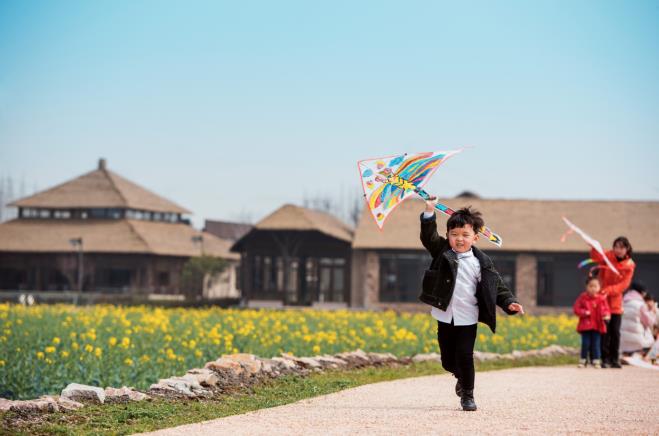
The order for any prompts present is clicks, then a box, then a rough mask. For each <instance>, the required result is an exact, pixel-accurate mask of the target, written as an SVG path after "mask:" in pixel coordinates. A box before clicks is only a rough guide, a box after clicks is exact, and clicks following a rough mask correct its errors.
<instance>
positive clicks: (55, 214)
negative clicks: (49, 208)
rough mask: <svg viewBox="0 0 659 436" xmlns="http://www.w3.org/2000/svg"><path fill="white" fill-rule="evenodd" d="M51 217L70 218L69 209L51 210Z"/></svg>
mask: <svg viewBox="0 0 659 436" xmlns="http://www.w3.org/2000/svg"><path fill="white" fill-rule="evenodd" d="M53 218H56V219H69V218H71V211H69V210H55V211H53Z"/></svg>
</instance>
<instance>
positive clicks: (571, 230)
mask: <svg viewBox="0 0 659 436" xmlns="http://www.w3.org/2000/svg"><path fill="white" fill-rule="evenodd" d="M563 221H565V224H567V226H568V228H569V230H568V231H567V232H565V234H564V235H563V236H562V237H561V242H565V239H566V238H567V235H569V234H571V233H575V232H576V233H577V234H578V235H579V236H581V239H583V240H584V241H585V242H586V244H588V245H590V246H591V247H593V248H594V249H595V251H597V252H598V253H599V254H600V256H602V258H603V259H604V262H606V266H607V267H608V268H609V269H610V270H611V271H613V272H615V273H616V274H618V275H620V273H619V272H618V270H617V269H616V267H615V266H613V264H612V263H611V261H610V260H609V258H608V257H607V256H606V253H605V252H604V249H603V248H602V244H600V243H599V241H597V240H595V239H593V238H591V237H590V236H589V235H588V234H587V233H586V232H584V231H583V230H581V229H580V228H579V227H577V226H575V225H574V224H572V223H571V222H570V220H568V219H567V218H565V217H563ZM586 260H588V261H590V260H592V259H586ZM584 262H585V261H584ZM584 262H581V263H580V264H579V267H580V268H581V266H582V264H584V265H586V264H585V263H584Z"/></svg>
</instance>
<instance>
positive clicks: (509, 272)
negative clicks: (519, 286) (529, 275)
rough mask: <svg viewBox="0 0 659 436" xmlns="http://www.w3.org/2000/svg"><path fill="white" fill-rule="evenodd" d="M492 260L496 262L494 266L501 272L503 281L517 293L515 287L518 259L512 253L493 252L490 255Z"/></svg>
mask: <svg viewBox="0 0 659 436" xmlns="http://www.w3.org/2000/svg"><path fill="white" fill-rule="evenodd" d="M490 257H491V259H492V262H494V267H495V268H496V270H497V271H498V272H499V275H500V276H501V279H502V280H503V283H504V284H505V285H506V287H507V288H508V289H510V291H511V292H512V293H513V294H516V293H517V290H516V288H515V283H516V282H515V272H516V270H517V268H516V259H515V257H512V256H510V255H508V256H506V255H499V254H497V253H493V254H491V255H490Z"/></svg>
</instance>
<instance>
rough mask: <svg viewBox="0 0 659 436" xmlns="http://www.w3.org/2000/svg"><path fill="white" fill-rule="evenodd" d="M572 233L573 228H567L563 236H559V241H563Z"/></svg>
mask: <svg viewBox="0 0 659 436" xmlns="http://www.w3.org/2000/svg"><path fill="white" fill-rule="evenodd" d="M572 233H574V230H572V229H567V231H566V232H565V233H563V236H561V242H565V241H566V240H567V237H568V236H569V235H571V234H572Z"/></svg>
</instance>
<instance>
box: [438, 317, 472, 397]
mask: <svg viewBox="0 0 659 436" xmlns="http://www.w3.org/2000/svg"><path fill="white" fill-rule="evenodd" d="M476 330H477V325H476V324H472V325H464V326H462V325H461V326H456V325H453V321H451V324H447V323H445V322H441V321H437V341H438V342H439V353H440V355H441V358H442V366H443V367H444V369H445V370H447V371H448V372H451V373H453V374H454V375H455V376H456V377H457V378H458V380H460V384H461V385H462V388H463V389H466V390H472V389H474V377H475V373H474V343H475V342H476Z"/></svg>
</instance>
